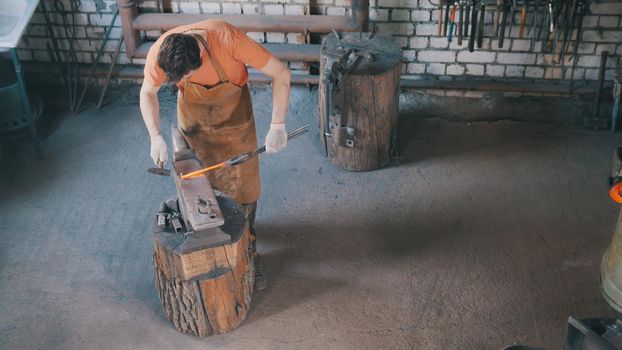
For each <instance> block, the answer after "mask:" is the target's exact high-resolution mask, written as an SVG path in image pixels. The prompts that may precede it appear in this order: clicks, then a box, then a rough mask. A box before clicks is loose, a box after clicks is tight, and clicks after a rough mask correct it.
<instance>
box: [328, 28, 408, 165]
mask: <svg viewBox="0 0 622 350" xmlns="http://www.w3.org/2000/svg"><path fill="white" fill-rule="evenodd" d="M400 61H401V50H400V47H399V45H398V44H397V43H396V42H395V40H394V39H393V37H391V36H390V35H388V34H376V35H373V34H369V33H342V34H341V37H340V38H337V37H336V36H335V34H334V33H333V34H329V35H327V36H326V38H325V39H324V42H323V44H322V53H321V59H320V77H321V84H320V88H319V98H318V100H319V110H318V118H319V120H318V124H319V126H320V135H322V145H323V147H324V148H325V151H326V155H327V156H328V157H329V159H330V161H331V162H332V163H333V164H335V165H337V166H339V167H342V168H344V169H347V170H353V171H367V170H374V169H378V168H380V167H383V166H385V165H386V164H388V162H389V160H390V158H391V154H392V153H393V154H396V152H397V149H396V147H397V144H396V138H397V131H396V128H397V117H398V112H399V83H400V75H401V66H400Z"/></svg>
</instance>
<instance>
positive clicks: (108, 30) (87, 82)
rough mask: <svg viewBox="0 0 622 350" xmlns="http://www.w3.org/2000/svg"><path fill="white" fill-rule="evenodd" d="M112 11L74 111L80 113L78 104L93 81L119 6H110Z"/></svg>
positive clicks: (80, 104) (80, 103) (79, 104)
mask: <svg viewBox="0 0 622 350" xmlns="http://www.w3.org/2000/svg"><path fill="white" fill-rule="evenodd" d="M111 9H112V11H113V15H112V20H111V21H110V25H109V26H108V28H106V32H105V34H104V39H103V40H102V42H101V44H100V45H99V50H98V51H97V56H96V57H95V62H93V67H92V68H91V73H90V74H89V77H88V78H87V79H86V83H85V84H84V87H83V88H82V93H81V94H80V99H79V100H78V104H77V105H76V108H75V112H76V113H80V106H82V101H83V100H84V96H86V91H87V90H88V88H89V86H90V85H91V82H92V81H93V77H94V76H95V71H96V70H97V65H98V64H99V59H100V57H101V56H102V54H103V53H104V48H105V47H106V43H107V42H108V38H109V37H110V32H112V27H113V26H114V22H115V21H116V20H117V16H118V15H119V8H117V7H116V6H115V5H112V6H111Z"/></svg>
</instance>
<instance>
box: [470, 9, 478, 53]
mask: <svg viewBox="0 0 622 350" xmlns="http://www.w3.org/2000/svg"><path fill="white" fill-rule="evenodd" d="M471 7H472V9H471V35H470V36H469V52H473V51H475V34H476V29H477V0H473V6H471Z"/></svg>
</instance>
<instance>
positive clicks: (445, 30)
mask: <svg viewBox="0 0 622 350" xmlns="http://www.w3.org/2000/svg"><path fill="white" fill-rule="evenodd" d="M452 2H453V1H452V0H447V4H446V5H445V6H446V7H445V23H444V24H443V35H445V36H446V35H447V26H448V25H449V14H450V13H449V12H450V11H451V3H452Z"/></svg>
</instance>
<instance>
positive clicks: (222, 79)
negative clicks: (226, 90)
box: [192, 34, 229, 83]
mask: <svg viewBox="0 0 622 350" xmlns="http://www.w3.org/2000/svg"><path fill="white" fill-rule="evenodd" d="M192 36H193V37H194V38H196V39H197V40H198V41H200V42H201V44H202V45H203V47H204V48H205V52H207V57H208V58H209V60H210V62H211V63H212V66H213V67H214V70H215V71H216V74H218V79H220V82H221V83H226V82H228V81H229V78H227V74H226V73H225V70H224V69H222V67H220V64H218V61H217V60H216V58H215V57H213V56H212V55H211V54H210V52H209V48H208V47H207V42H206V41H205V39H203V37H202V36H200V35H198V34H192Z"/></svg>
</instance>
